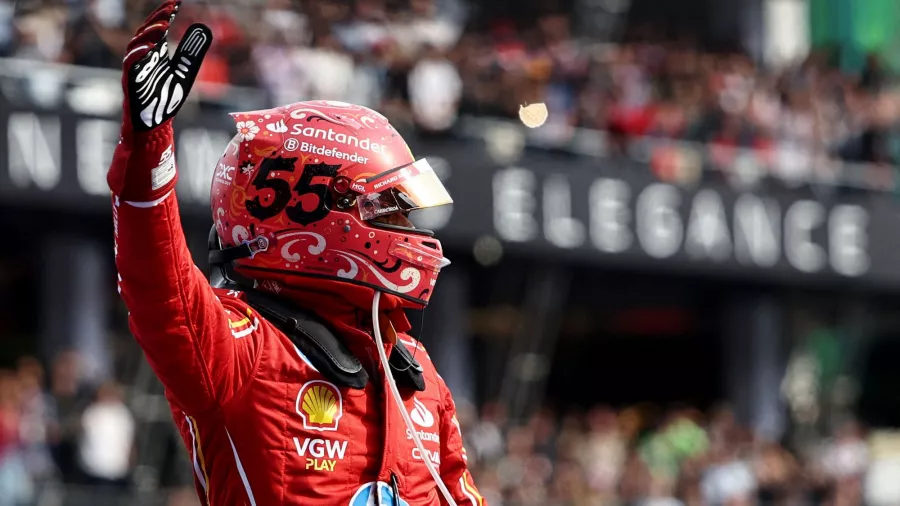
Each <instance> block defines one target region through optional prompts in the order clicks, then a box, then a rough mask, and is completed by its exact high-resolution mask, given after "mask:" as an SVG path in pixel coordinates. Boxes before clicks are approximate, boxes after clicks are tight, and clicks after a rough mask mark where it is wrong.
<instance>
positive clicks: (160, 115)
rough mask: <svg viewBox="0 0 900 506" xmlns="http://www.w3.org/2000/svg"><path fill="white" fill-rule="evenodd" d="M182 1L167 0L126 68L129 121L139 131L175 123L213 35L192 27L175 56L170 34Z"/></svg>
mask: <svg viewBox="0 0 900 506" xmlns="http://www.w3.org/2000/svg"><path fill="white" fill-rule="evenodd" d="M180 4H181V2H180V1H178V0H167V1H166V2H165V3H163V4H162V5H161V6H159V7H158V8H157V9H156V10H155V11H154V12H153V13H152V14H150V16H148V17H147V19H146V20H145V21H144V24H143V25H142V26H141V28H140V29H138V31H137V33H136V34H135V36H134V38H133V39H132V40H131V42H130V43H129V44H128V52H127V54H126V56H125V61H124V65H123V70H124V75H123V77H122V87H123V90H124V92H125V118H124V119H125V121H126V122H128V123H130V126H131V128H133V129H134V130H135V131H138V132H140V131H148V130H152V129H154V128H156V127H158V126H160V125H162V124H164V123H166V122H168V121H169V120H171V119H172V118H173V117H174V116H175V115H176V114H177V113H178V110H179V109H180V108H181V106H182V105H183V104H184V100H185V98H187V96H188V93H190V91H191V87H192V86H193V85H194V81H195V80H196V78H197V73H198V72H199V71H200V65H201V64H202V63H203V58H204V56H206V51H207V50H208V49H209V47H210V45H211V44H212V40H213V36H212V32H211V31H210V29H209V27H207V26H206V25H204V24H200V23H197V24H194V25H191V26H190V27H189V28H188V30H187V32H186V33H185V35H184V37H183V38H182V39H181V43H180V44H179V45H178V48H177V49H176V50H175V54H174V57H170V56H169V44H168V40H167V37H168V34H169V28H170V26H171V24H172V21H173V20H174V19H175V15H176V14H177V13H178V8H179V5H180Z"/></svg>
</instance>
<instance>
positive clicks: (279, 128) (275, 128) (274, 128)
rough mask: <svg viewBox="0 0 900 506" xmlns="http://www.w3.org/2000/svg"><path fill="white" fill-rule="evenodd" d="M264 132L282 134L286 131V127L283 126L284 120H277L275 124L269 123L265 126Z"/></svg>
mask: <svg viewBox="0 0 900 506" xmlns="http://www.w3.org/2000/svg"><path fill="white" fill-rule="evenodd" d="M266 130H268V131H270V132H275V133H276V134H283V133H285V132H287V131H288V127H287V125H285V124H284V120H283V119H282V120H278V121H277V122H275V123H269V124H268V125H266Z"/></svg>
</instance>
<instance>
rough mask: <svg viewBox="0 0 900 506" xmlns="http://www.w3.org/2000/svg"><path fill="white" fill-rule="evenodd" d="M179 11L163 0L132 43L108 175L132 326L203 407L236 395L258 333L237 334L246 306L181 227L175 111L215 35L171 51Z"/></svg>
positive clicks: (184, 394)
mask: <svg viewBox="0 0 900 506" xmlns="http://www.w3.org/2000/svg"><path fill="white" fill-rule="evenodd" d="M177 10H178V2H175V1H166V2H165V3H163V4H162V5H161V6H160V7H159V8H158V9H157V10H156V11H155V12H153V14H151V15H150V16H149V17H148V18H147V20H146V22H145V24H144V25H143V26H142V27H141V28H140V29H139V31H138V32H137V34H136V35H135V38H134V39H133V40H132V41H131V42H130V43H129V45H128V49H127V55H126V56H125V61H124V64H123V69H124V72H123V77H122V87H123V90H124V92H125V99H124V104H123V117H122V132H121V139H120V141H119V145H118V146H117V148H116V152H115V155H114V157H113V163H112V166H111V167H110V170H109V174H108V176H107V180H108V182H109V186H110V189H111V190H112V194H113V195H112V198H113V220H114V225H115V236H116V248H115V249H116V266H117V268H118V271H119V293H120V294H121V295H122V298H123V299H124V301H125V304H126V305H127V307H128V310H129V325H130V327H131V330H132V333H133V334H134V335H135V337H136V338H137V340H138V343H139V344H140V345H141V347H142V348H143V350H144V353H145V355H146V356H147V360H148V361H149V363H150V365H151V366H152V368H153V370H154V371H155V372H156V374H157V376H158V377H159V378H160V379H161V380H162V382H163V384H164V385H165V387H166V389H167V390H168V391H169V394H170V396H171V397H173V398H174V399H175V401H176V402H177V403H178V404H179V407H180V408H181V409H183V410H185V411H186V412H188V413H199V412H203V411H207V410H209V409H211V408H213V407H215V406H216V405H217V403H219V402H223V401H224V400H227V398H228V397H229V396H230V395H231V394H233V390H235V389H236V388H238V386H239V383H240V381H239V380H240V378H242V377H247V376H249V374H248V372H249V371H247V370H246V369H248V368H249V367H250V362H251V360H249V358H248V357H251V356H253V355H255V354H254V353H253V350H252V349H251V348H252V347H253V343H252V341H253V339H252V338H248V339H238V338H236V337H235V336H234V335H233V334H232V333H231V327H233V326H235V327H236V326H238V325H239V324H240V322H241V321H242V320H244V319H246V318H247V317H248V315H246V314H237V311H235V310H233V309H232V310H228V309H227V308H225V307H223V305H222V303H221V302H220V301H219V300H218V298H217V297H216V295H215V294H214V293H213V290H212V288H211V287H210V286H209V284H208V283H207V281H206V279H205V277H204V276H203V274H202V273H201V272H200V270H199V269H197V267H196V266H195V265H194V262H193V260H192V258H191V255H190V252H189V251H188V248H187V246H186V243H185V239H184V233H183V231H182V228H181V219H180V216H179V211H178V203H177V201H176V198H175V182H176V179H177V173H176V167H175V152H174V143H173V141H174V134H173V130H172V118H173V117H174V116H175V114H176V113H177V112H178V109H179V108H180V106H181V105H182V103H183V101H184V100H185V98H186V97H187V95H188V93H189V92H190V89H191V86H192V84H193V82H194V79H195V78H196V75H197V71H198V70H199V67H200V64H201V63H202V61H203V57H204V56H205V54H206V51H207V49H208V48H209V46H210V44H211V42H212V34H211V33H210V31H209V29H208V28H207V27H206V26H204V25H193V26H191V27H190V28H188V30H187V32H186V34H185V36H184V38H183V39H182V41H181V44H180V45H179V46H178V48H177V50H176V51H175V53H174V56H173V57H172V58H170V57H169V51H168V47H167V46H168V44H167V41H166V37H167V35H168V30H169V26H170V24H171V22H172V20H173V19H174V17H175V13H176V12H177ZM251 319H252V316H251ZM231 322H234V323H235V325H232V324H231ZM241 337H248V336H243V335H242V336H241Z"/></svg>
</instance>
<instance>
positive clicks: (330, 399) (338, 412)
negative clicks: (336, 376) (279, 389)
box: [296, 380, 344, 431]
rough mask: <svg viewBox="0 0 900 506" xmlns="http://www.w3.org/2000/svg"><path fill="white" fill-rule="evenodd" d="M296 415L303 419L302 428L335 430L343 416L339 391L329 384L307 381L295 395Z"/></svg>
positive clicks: (342, 403)
mask: <svg viewBox="0 0 900 506" xmlns="http://www.w3.org/2000/svg"><path fill="white" fill-rule="evenodd" d="M296 409H297V414H299V415H300V417H301V418H303V428H305V429H309V430H318V431H330V430H337V428H338V422H339V421H340V419H341V416H343V414H344V401H343V398H342V397H341V391H340V390H338V388H337V387H336V386H334V385H332V384H331V383H328V382H327V381H321V380H313V381H308V382H307V383H306V384H305V385H303V388H301V389H300V392H299V393H298V394H297V404H296Z"/></svg>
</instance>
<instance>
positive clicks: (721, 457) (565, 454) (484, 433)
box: [461, 406, 897, 506]
mask: <svg viewBox="0 0 900 506" xmlns="http://www.w3.org/2000/svg"><path fill="white" fill-rule="evenodd" d="M462 420H463V418H461V422H462ZM464 432H465V434H466V440H467V446H468V448H469V455H470V456H471V455H474V456H475V461H476V462H477V464H476V465H475V468H474V471H473V476H475V477H476V482H477V483H478V485H479V487H480V489H481V492H482V493H483V494H484V496H485V498H487V499H488V502H489V503H490V504H491V505H492V506H499V505H504V506H528V505H534V506H538V505H545V504H552V505H561V506H594V505H634V506H691V505H698V506H699V505H703V506H738V505H756V504H760V505H768V504H773V505H830V506H844V505H846V506H857V505H862V504H872V505H874V504H885V505H886V504H895V502H894V501H896V500H897V497H896V495H895V494H894V493H893V492H892V493H891V494H885V493H884V490H893V489H895V488H896V487H895V486H891V482H894V481H896V469H892V470H891V473H893V474H888V473H883V474H879V475H878V476H876V475H875V473H872V472H870V470H871V468H872V466H870V463H871V460H872V459H871V458H870V450H869V445H868V444H867V441H866V439H865V435H864V433H863V431H862V429H861V428H860V427H859V426H858V425H857V424H856V423H855V422H846V423H844V424H843V425H842V426H840V427H839V428H838V429H837V430H836V431H835V433H834V435H833V437H832V438H830V439H824V440H822V439H819V440H818V441H817V442H816V443H815V444H814V445H812V447H810V448H806V449H804V450H802V451H793V452H792V451H789V450H788V449H787V448H786V447H785V445H783V444H781V443H779V442H777V441H767V440H764V439H763V438H761V437H760V436H759V435H756V434H754V433H753V431H751V430H749V429H748V428H747V427H744V426H742V425H740V424H739V423H738V422H737V421H736V419H735V416H734V414H733V413H731V412H730V411H729V410H728V409H725V408H718V409H714V410H712V411H711V412H709V413H707V414H704V413H701V412H699V411H696V410H693V409H673V410H670V411H667V412H660V411H656V410H655V408H653V407H650V406H637V407H633V408H628V409H623V410H618V411H616V410H613V409H609V408H604V407H595V408H593V409H590V410H589V411H587V412H586V413H575V412H569V413H565V414H560V413H556V412H553V411H544V412H541V413H539V414H537V415H535V416H534V417H532V418H531V419H530V420H529V421H527V422H526V423H524V424H510V423H508V421H507V420H506V418H505V416H504V414H503V410H502V409H501V408H499V407H497V406H487V407H486V408H485V409H484V410H483V411H482V414H481V416H480V417H478V418H475V417H471V418H469V419H467V421H466V427H465V428H464ZM472 460H473V459H472V458H471V457H470V464H472ZM885 485H887V487H885Z"/></svg>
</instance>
